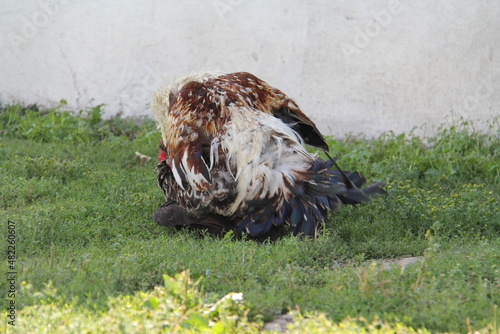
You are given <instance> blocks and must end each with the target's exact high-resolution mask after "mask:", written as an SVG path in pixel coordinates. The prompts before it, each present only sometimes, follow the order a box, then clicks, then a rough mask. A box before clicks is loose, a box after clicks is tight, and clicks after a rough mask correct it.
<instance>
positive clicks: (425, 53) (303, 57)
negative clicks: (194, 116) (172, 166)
mask: <svg viewBox="0 0 500 334" xmlns="http://www.w3.org/2000/svg"><path fill="white" fill-rule="evenodd" d="M0 46H1V52H0V102H2V103H3V104H5V103H11V102H23V103H38V104H40V105H43V106H54V105H57V104H58V101H59V100H60V99H66V100H67V101H68V103H69V107H70V108H75V109H76V108H84V107H85V106H87V105H89V103H94V104H99V103H105V104H106V112H107V113H108V114H115V113H117V112H123V114H124V115H142V114H148V113H149V111H148V107H147V104H148V102H149V101H150V99H151V94H152V92H153V91H154V89H156V88H157V87H158V86H160V85H161V84H162V82H164V80H165V79H167V80H171V79H172V78H173V77H178V76H182V75H184V74H186V73H188V72H191V71H206V70H220V71H225V72H232V71H249V72H252V73H254V74H256V75H257V76H259V77H261V78H262V79H264V80H266V81H267V82H269V83H270V84H272V85H274V86H276V87H278V88H280V89H281V90H283V91H284V92H286V93H287V94H289V95H290V96H292V97H294V98H295V99H296V101H297V102H298V104H299V105H300V106H301V107H302V109H303V110H304V112H306V113H307V114H309V115H310V116H311V118H312V119H313V120H314V121H315V122H316V123H317V124H318V126H319V128H320V129H321V130H322V131H324V132H325V133H327V134H335V135H338V136H342V135H344V134H345V133H349V132H353V133H359V132H363V133H365V134H366V135H368V136H372V135H376V134H378V133H380V132H382V131H387V130H393V131H395V132H402V131H409V130H410V129H412V128H413V127H414V126H421V125H422V124H427V125H426V126H424V127H423V128H422V131H421V132H420V133H421V134H424V135H425V134H429V133H430V132H431V131H432V128H433V127H434V126H435V125H439V124H442V123H443V122H448V123H451V122H454V121H456V120H457V119H459V118H460V117H464V118H466V119H476V120H478V119H479V120H485V119H490V118H492V117H493V116H495V115H499V114H500V94H499V93H500V1H498V0H484V1H480V0H420V1H418V0H415V1H412V0H370V1H350V0H337V1H335V0H331V1H327V0H323V1H312V0H311V1H306V0H254V1H243V0H206V1H205V0H193V1H176V0H175V1H174V0H163V1H161V0H128V1H125V0H99V1H98V0H86V1H77V0H1V4H0ZM92 99H94V102H91V100H92Z"/></svg>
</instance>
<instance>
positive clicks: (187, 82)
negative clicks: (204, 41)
mask: <svg viewBox="0 0 500 334" xmlns="http://www.w3.org/2000/svg"><path fill="white" fill-rule="evenodd" d="M151 109H152V112H153V113H154V115H155V116H156V118H157V120H158V122H159V127H160V129H161V132H162V142H161V145H160V154H159V160H160V162H159V164H158V166H157V168H156V170H157V172H158V184H159V186H160V188H161V189H162V190H163V192H164V194H165V197H166V198H167V200H169V201H168V202H167V203H166V204H164V205H163V206H162V207H160V208H159V209H158V210H157V211H156V212H155V214H154V216H153V218H154V220H155V221H156V222H157V223H159V224H161V225H165V226H179V225H192V226H195V227H201V228H206V229H208V230H209V231H210V232H213V233H220V232H223V231H225V230H234V231H235V232H236V233H241V232H246V233H248V234H249V235H250V236H253V237H257V238H265V237H269V236H270V237H274V236H276V234H277V232H278V231H279V230H283V229H285V230H291V232H292V233H293V234H304V235H310V236H316V234H317V232H318V230H319V228H320V227H321V226H322V224H323V222H324V221H325V219H326V217H327V214H328V211H329V210H331V209H335V208H337V207H338V206H339V204H340V203H344V204H353V205H355V204H358V203H361V202H364V201H367V200H368V197H367V195H370V194H374V193H383V192H384V191H383V189H382V186H383V185H384V184H383V183H375V184H373V185H371V186H369V187H367V188H365V189H359V187H361V185H362V184H363V183H364V181H365V180H364V178H362V177H361V175H360V174H359V173H357V172H354V173H350V172H347V171H341V170H340V169H339V168H338V167H337V165H336V163H335V160H334V159H330V160H326V161H325V160H322V159H319V158H318V157H317V156H316V155H315V154H312V153H309V152H308V151H307V150H306V149H305V147H304V144H309V145H312V146H315V147H318V148H321V149H323V150H325V151H326V150H328V145H327V143H326V141H325V139H324V138H323V136H322V135H321V133H320V132H319V131H318V129H317V128H316V126H315V124H314V123H313V122H312V121H311V120H310V119H309V117H307V116H306V115H305V114H304V113H303V112H302V111H301V110H300V108H299V107H298V106H297V104H296V103H295V102H294V101H293V100H292V99H290V98H289V97H288V96H287V95H285V94H284V93H283V92H281V91H280V90H278V89H276V88H273V87H271V86H269V85H268V84H267V83H266V82H264V81H262V80H260V79H259V78H257V77H255V76H254V75H252V74H250V73H245V72H239V73H230V74H221V73H202V74H194V75H190V76H187V77H185V78H182V79H180V80H177V81H176V82H175V83H174V84H173V85H172V86H171V87H170V88H169V89H161V90H159V91H158V92H156V93H155V95H154V98H153V102H152V105H151ZM332 167H334V168H333V169H331V168H332Z"/></svg>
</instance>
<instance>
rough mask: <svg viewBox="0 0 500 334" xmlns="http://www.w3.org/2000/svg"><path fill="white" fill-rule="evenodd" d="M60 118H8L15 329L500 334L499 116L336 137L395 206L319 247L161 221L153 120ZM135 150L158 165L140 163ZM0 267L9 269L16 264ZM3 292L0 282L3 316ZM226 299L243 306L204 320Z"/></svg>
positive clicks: (6, 178)
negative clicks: (428, 132) (215, 233)
mask: <svg viewBox="0 0 500 334" xmlns="http://www.w3.org/2000/svg"><path fill="white" fill-rule="evenodd" d="M63 109H64V104H63V105H61V106H60V107H59V108H55V109H51V110H38V109H37V108H36V107H23V106H19V105H14V106H6V107H4V108H2V109H1V110H0V125H1V127H0V137H1V139H0V174H1V178H0V207H1V210H2V217H3V218H2V220H3V221H2V226H3V231H4V235H7V233H8V230H7V221H8V220H10V221H13V222H15V223H16V263H15V265H16V271H17V273H18V274H17V291H16V292H17V295H16V307H17V311H18V313H17V323H16V329H18V330H19V332H24V333H27V332H42V328H46V329H45V331H46V332H47V333H49V332H50V333H58V332H60V333H67V332H85V330H87V331H90V332H97V331H98V329H99V328H101V329H100V330H101V332H106V333H114V332H117V333H118V332H123V331H125V332H134V331H137V332H141V329H144V328H150V329H149V332H161V331H162V330H163V331H164V332H172V331H175V330H179V331H185V332H189V331H193V332H196V331H197V330H199V332H203V331H206V332H217V330H220V332H224V333H229V332H231V331H232V332H259V331H261V330H262V323H263V321H266V320H270V319H272V318H274V317H275V316H277V315H279V314H281V313H284V312H293V313H294V315H295V319H296V324H295V325H294V326H295V327H294V329H291V332H297V333H300V332H312V333H314V332H321V330H324V329H326V328H333V326H337V327H335V328H336V329H337V331H339V332H341V330H345V332H354V333H356V332H359V331H360V330H361V329H360V328H365V329H369V330H370V332H375V331H379V332H381V333H385V332H391V333H392V332H401V333H403V332H410V329H411V328H415V329H420V330H421V331H424V329H426V330H429V331H432V332H467V331H470V330H482V331H483V332H494V331H495V330H498V321H499V319H498V318H499V313H498V311H497V310H496V307H497V306H498V305H499V304H500V294H499V289H500V270H499V264H500V238H499V235H500V209H499V205H498V203H499V200H500V156H499V154H500V153H499V148H500V135H499V130H500V127H499V123H498V120H492V121H491V122H490V125H491V128H490V131H489V132H487V133H481V132H478V131H476V130H474V128H473V124H471V123H468V122H462V123H460V124H458V125H455V126H452V127H442V128H440V129H439V131H438V132H437V133H436V135H434V136H433V137H431V138H428V139H426V140H423V139H420V138H418V137H416V136H413V135H412V134H411V133H410V134H393V133H385V134H383V135H381V136H380V137H378V138H376V139H373V140H368V139H365V138H362V137H353V138H347V139H344V140H334V139H330V140H329V144H330V147H331V152H333V153H334V154H335V155H336V156H338V157H339V163H340V165H341V167H343V168H345V169H356V170H360V171H361V172H363V173H364V174H365V175H366V176H367V177H368V178H369V179H370V180H384V181H387V182H388V186H387V190H388V195H387V196H383V197H378V198H376V199H374V200H373V201H372V202H371V203H369V204H367V205H364V206H362V207H359V208H351V207H343V208H342V209H341V210H340V211H338V212H335V213H334V214H333V215H332V217H331V219H330V221H329V223H328V227H327V228H326V229H325V231H324V233H322V234H321V235H320V237H319V238H318V239H317V240H315V241H313V240H309V239H300V238H294V237H285V238H283V239H281V240H279V241H277V242H275V243H264V244H259V243H256V242H253V241H249V240H244V239H243V240H237V239H235V238H233V237H232V236H231V235H227V236H226V237H225V238H223V239H216V238H212V237H210V236H199V235H198V234H196V233H194V232H191V231H186V230H183V231H175V230H169V229H165V228H162V227H160V226H157V225H156V224H155V223H154V222H153V221H152V219H151V215H152V212H153V211H154V210H155V209H156V207H158V206H159V205H160V204H161V203H162V202H163V201H164V199H163V198H162V194H161V191H160V190H159V189H158V188H157V186H156V174H155V172H154V171H153V169H154V166H155V163H156V161H155V158H154V157H155V156H156V154H157V146H158V141H159V137H160V134H159V132H158V131H157V130H156V128H155V125H154V124H153V123H152V122H151V121H150V120H147V119H144V120H139V121H130V120H126V119H123V118H120V117H114V118H112V119H109V120H104V119H103V118H102V106H96V107H93V108H89V109H87V110H84V111H80V112H78V113H71V112H68V111H64V110H63ZM138 124H140V125H138ZM136 151H139V152H141V153H144V154H147V155H149V156H152V157H153V159H152V160H151V161H149V162H147V163H146V164H144V165H141V164H140V163H139V160H138V159H137V157H136V156H135V152H136ZM4 248H5V249H6V248H7V242H5V244H4ZM404 256H420V257H422V260H421V261H420V262H419V263H417V264H415V265H412V266H409V267H407V268H406V269H405V270H404V271H402V270H401V269H399V268H394V269H391V270H382V268H381V265H380V259H383V258H396V257H404ZM0 265H1V266H2V268H3V269H4V271H5V272H6V271H8V256H7V253H4V257H3V259H2V263H1V264H0ZM187 270H188V271H189V274H187V272H186V271H187ZM182 272H184V274H182V275H181V276H179V275H180V273H182ZM164 275H168V276H165V278H164ZM175 277H177V278H175ZM165 282H167V284H165ZM169 282H170V283H169ZM172 282H173V283H172ZM8 288H9V287H8V284H7V281H6V280H1V281H0V291H2V296H4V298H3V301H4V302H5V304H2V308H3V309H4V310H5V308H6V307H7V304H6V303H7V302H8V301H9V298H7V290H8ZM187 291H189V298H188V295H187ZM231 292H237V293H240V292H241V293H243V296H244V301H228V300H226V299H224V300H223V301H221V302H219V303H218V304H217V305H218V306H217V307H218V309H217V310H216V311H214V309H211V306H212V304H213V303H216V302H217V301H219V300H221V298H223V296H225V295H227V294H229V293H231ZM48 324H51V325H50V326H52V327H50V326H49V325H48ZM5 326H7V327H5V328H6V329H7V330H9V331H13V330H14V328H12V327H11V326H8V325H5ZM47 326H49V327H47ZM151 328H154V329H155V330H152V329H151ZM0 330H1V329H0Z"/></svg>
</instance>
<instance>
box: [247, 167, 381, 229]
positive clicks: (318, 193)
mask: <svg viewBox="0 0 500 334" xmlns="http://www.w3.org/2000/svg"><path fill="white" fill-rule="evenodd" d="M332 166H335V170H332V169H329V168H330V167H332ZM301 177H303V179H300V180H297V182H295V183H293V184H287V186H288V187H289V190H290V191H291V192H292V193H293V196H292V197H291V198H290V199H288V200H281V201H280V200H279V198H277V197H273V198H268V199H259V200H251V201H247V206H248V209H247V210H246V212H244V213H243V214H242V219H241V220H240V222H239V223H237V227H238V230H239V231H246V232H247V233H248V234H249V235H250V236H257V237H258V236H262V235H268V234H270V233H272V231H274V230H275V229H276V228H282V227H284V226H289V229H290V230H291V232H292V233H293V234H294V235H298V234H301V235H307V236H313V237H314V236H316V233H317V231H318V230H319V229H320V228H321V226H322V224H323V222H324V220H325V219H326V217H327V215H328V211H330V210H335V209H338V208H339V206H340V205H341V204H348V205H358V204H361V203H364V202H367V201H369V196H371V195H375V194H384V193H385V190H384V189H383V188H382V187H383V186H384V185H385V183H383V182H377V183H374V184H372V185H370V186H368V187H366V188H362V186H363V184H364V183H365V182H366V179H365V178H364V177H363V176H362V175H361V174H360V173H358V172H349V171H345V170H342V169H340V167H339V166H338V165H337V163H336V162H335V159H334V158H330V160H326V161H325V160H322V159H316V160H315V161H314V163H313V164H312V166H311V168H310V169H309V170H308V171H307V172H304V173H301ZM279 205H281V206H279Z"/></svg>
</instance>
